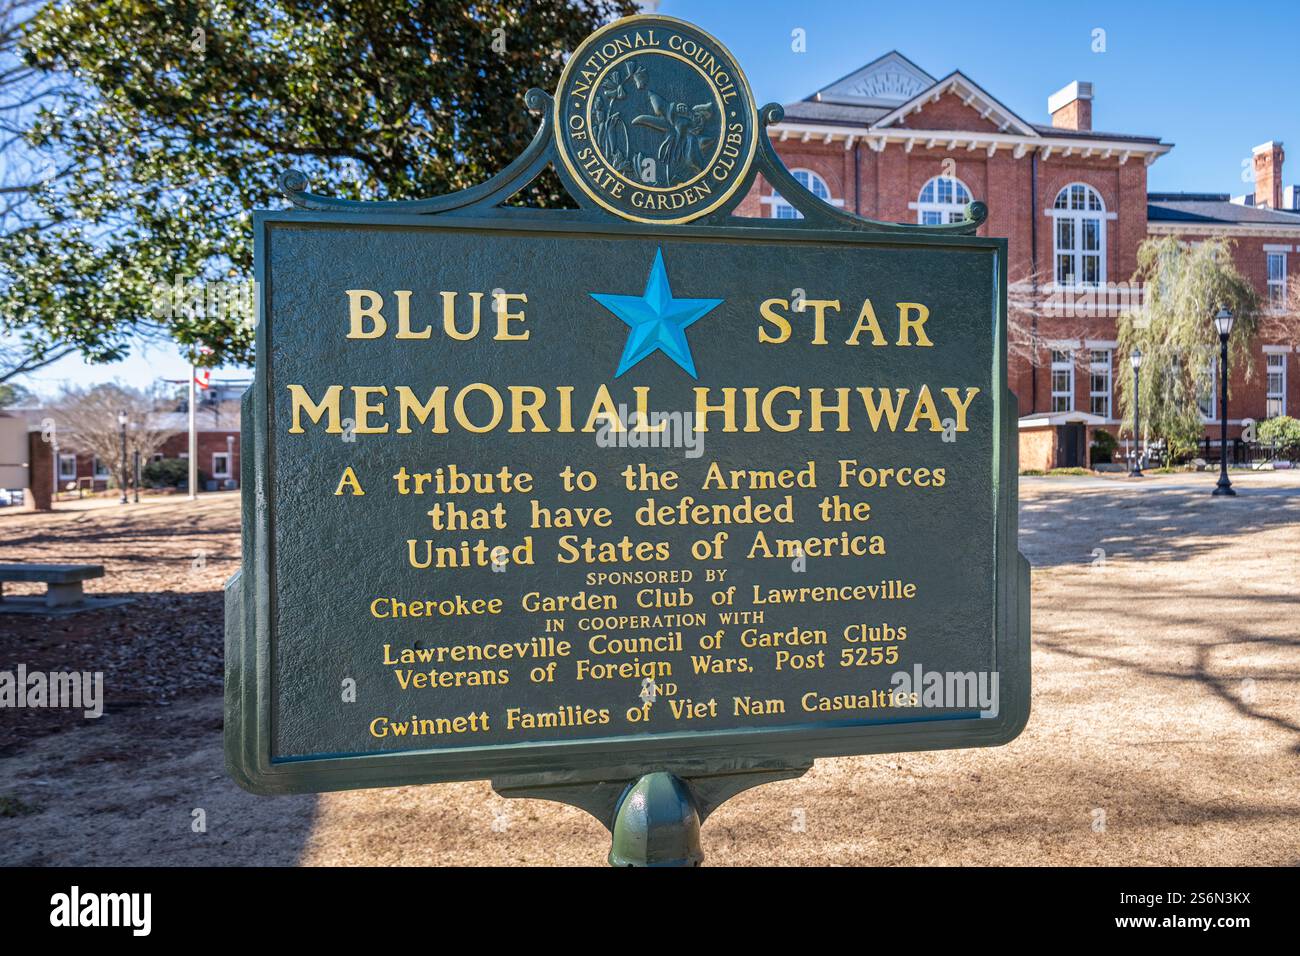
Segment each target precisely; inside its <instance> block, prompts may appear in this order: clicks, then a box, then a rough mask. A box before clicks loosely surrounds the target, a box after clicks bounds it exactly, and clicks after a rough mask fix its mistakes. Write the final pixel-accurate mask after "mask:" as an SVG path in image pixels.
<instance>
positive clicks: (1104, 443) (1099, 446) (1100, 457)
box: [1088, 428, 1119, 465]
mask: <svg viewBox="0 0 1300 956" xmlns="http://www.w3.org/2000/svg"><path fill="white" fill-rule="evenodd" d="M1118 447H1119V442H1118V441H1116V440H1115V436H1114V435H1112V434H1111V433H1110V432H1108V431H1104V430H1103V429H1100V428H1099V429H1097V430H1096V431H1095V432H1093V433H1092V445H1091V447H1090V448H1089V449H1088V455H1089V456H1090V457H1089V460H1090V461H1091V462H1092V463H1093V464H1094V465H1109V464H1110V463H1111V462H1112V461H1113V460H1114V457H1115V449H1116V448H1118Z"/></svg>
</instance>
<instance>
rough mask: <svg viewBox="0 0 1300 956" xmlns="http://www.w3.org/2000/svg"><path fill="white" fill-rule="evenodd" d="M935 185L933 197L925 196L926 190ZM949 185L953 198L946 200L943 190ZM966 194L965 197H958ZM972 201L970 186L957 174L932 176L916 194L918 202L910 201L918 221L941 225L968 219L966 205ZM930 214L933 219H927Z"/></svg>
mask: <svg viewBox="0 0 1300 956" xmlns="http://www.w3.org/2000/svg"><path fill="white" fill-rule="evenodd" d="M931 186H933V187H934V192H933V197H934V198H932V199H926V198H925V191H926V190H927V189H930V188H931ZM945 186H946V187H949V188H950V192H949V195H950V196H951V197H952V198H951V199H948V200H945V199H942V198H940V197H941V196H942V192H941V190H942V189H943V188H944V187H945ZM961 196H964V197H965V198H964V199H960V198H958V197H961ZM970 201H971V191H970V187H969V186H967V185H966V184H965V183H964V182H962V181H961V180H960V179H958V178H957V177H956V176H931V177H930V178H929V179H927V180H926V181H925V185H923V186H922V187H921V191H920V192H919V193H917V194H916V202H914V203H908V205H909V206H911V207H912V208H913V209H915V210H916V221H917V222H918V223H920V224H921V225H923V226H940V225H944V224H946V223H950V222H962V221H964V220H965V219H966V205H967V203H969V202H970ZM927 214H929V216H930V219H931V221H929V222H927V221H926V216H927Z"/></svg>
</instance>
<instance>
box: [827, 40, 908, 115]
mask: <svg viewBox="0 0 1300 956" xmlns="http://www.w3.org/2000/svg"><path fill="white" fill-rule="evenodd" d="M933 85H934V77H932V76H931V75H930V74H929V73H927V72H925V70H923V69H921V68H920V67H919V66H917V65H916V64H915V63H913V62H912V61H911V60H909V59H908V58H907V57H905V56H903V54H901V53H899V52H898V51H897V50H890V51H889V52H888V53H886V54H885V55H884V56H881V57H877V58H876V59H874V60H872V61H871V62H870V63H868V64H867V65H866V66H861V67H858V69H856V70H854V71H853V72H852V73H850V74H848V75H847V76H842V77H840V78H839V79H838V80H836V81H835V82H834V83H832V84H830V85H829V86H825V87H822V89H820V90H818V91H817V92H816V93H814V94H813V95H812V96H811V97H809V98H810V99H813V100H817V101H819V102H822V103H840V104H844V105H846V106H883V107H886V108H889V109H893V108H894V107H896V106H898V105H900V104H901V103H904V102H906V101H907V100H909V99H911V98H912V97H914V96H916V95H917V94H918V93H920V92H921V91H922V90H925V89H928V88H929V87H931V86H933Z"/></svg>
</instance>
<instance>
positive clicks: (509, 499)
mask: <svg viewBox="0 0 1300 956" xmlns="http://www.w3.org/2000/svg"><path fill="white" fill-rule="evenodd" d="M527 103H528V106H529V107H530V108H531V109H533V110H534V112H535V113H537V114H538V115H539V116H540V127H539V130H538V133H537V136H536V138H535V140H534V141H533V143H532V145H531V146H530V147H529V149H528V150H527V151H526V152H525V153H524V154H523V155H521V156H520V157H519V158H517V159H516V160H515V161H514V162H513V163H511V164H510V166H509V167H507V168H506V169H505V170H504V171H503V172H502V173H501V174H500V175H499V176H498V177H496V178H495V179H493V180H491V181H489V182H487V183H484V184H483V185H481V186H478V187H475V188H473V189H469V190H466V191H464V192H463V193H458V194H454V195H450V196H443V197H436V198H433V199H429V200H421V201H411V202H389V203H352V202H347V201H343V200H334V199H328V198H325V197H321V196H315V195H312V194H311V193H309V192H307V191H306V188H305V185H306V184H305V183H304V182H303V181H302V179H301V177H298V176H296V175H294V174H289V175H287V176H286V177H285V188H286V191H287V193H288V195H289V196H290V198H291V199H292V200H293V202H294V204H295V206H296V207H297V208H295V209H293V210H291V211H287V212H259V213H257V214H256V244H257V245H256V262H257V273H258V280H259V283H260V303H259V304H260V316H259V325H258V348H257V369H256V379H255V383H254V385H253V387H252V388H251V389H250V391H249V393H248V395H247V396H246V397H245V400H244V401H245V415H244V419H243V421H244V425H243V428H244V433H243V446H242V447H243V449H244V455H243V471H244V474H243V489H244V491H243V494H244V544H243V548H244V554H243V567H242V569H241V572H240V573H239V574H238V575H236V576H235V577H234V578H233V579H232V580H231V582H230V583H229V585H228V587H227V615H226V629H227V681H226V687H227V691H226V693H227V724H226V726H227V755H228V763H229V766H230V769H231V773H232V774H233V775H234V777H235V778H236V779H237V780H238V781H239V782H240V783H241V784H242V785H243V786H244V787H246V788H248V789H250V790H252V791H254V792H257V793H286V792H298V791H320V790H336V789H347V788H357V787H378V786H394V785H401V784H413V783H430V782H438V781H448V780H463V779H473V778H490V779H491V780H492V781H493V786H494V787H495V788H496V789H497V790H498V791H499V792H501V793H502V794H504V795H507V796H541V797H546V798H550V799H557V800H564V801H567V802H570V803H574V804H577V805H579V806H582V807H584V808H586V809H588V810H590V811H591V812H592V813H594V814H595V815H596V816H597V817H598V818H600V819H601V820H602V822H604V823H605V824H606V825H607V826H609V827H610V828H611V830H613V831H614V834H615V845H614V850H613V851H612V852H611V857H610V858H611V862H616V863H633V862H678V863H681V862H698V861H699V857H700V855H699V845H698V827H699V824H700V822H701V821H702V820H703V819H704V817H706V816H707V815H708V813H709V812H711V811H712V809H714V808H715V807H716V806H717V805H718V804H719V803H721V802H722V801H723V800H725V799H726V798H727V797H729V796H731V795H732V794H734V793H736V792H739V791H740V790H743V789H745V788H747V787H750V786H754V785H756V784H759V783H763V782H765V781H768V780H773V779H779V778H781V777H791V776H797V775H798V774H800V773H802V772H803V771H804V770H806V769H807V768H808V767H809V766H810V765H811V763H812V761H813V759H815V758H816V757H822V756H835V755H846V754H865V753H879V752H890V751H909V750H923V749H933V748H949V747H971V746H987V745H995V744H1001V743H1005V742H1006V741H1008V740H1010V739H1012V738H1013V737H1014V736H1015V735H1016V734H1017V733H1018V732H1019V731H1020V729H1021V728H1022V727H1023V726H1024V724H1025V721H1026V720H1027V718H1028V709H1029V640H1028V635H1029V609H1028V600H1029V588H1028V566H1027V564H1026V563H1025V562H1024V560H1023V559H1022V558H1020V557H1019V555H1018V554H1017V552H1016V462H1015V421H1016V412H1015V407H1014V399H1013V397H1012V396H1011V393H1010V392H1009V391H1008V389H1007V385H1006V242H1005V240H1001V239H986V238H980V237H977V236H975V235H974V233H975V230H976V229H977V228H978V226H979V224H980V222H982V221H983V218H984V215H985V212H984V209H983V206H982V205H981V204H979V203H974V204H972V206H971V208H970V210H969V212H968V218H967V220H966V221H965V222H961V223H954V224H951V225H945V226H929V227H920V226H904V225H896V224H888V223H878V222H874V221H871V220H866V219H862V218H860V217H857V216H854V215H851V214H848V213H845V212H843V211H840V210H837V209H834V208H832V207H830V206H828V205H826V204H824V203H822V202H820V201H819V200H817V199H816V198H815V197H813V196H812V195H811V194H810V193H808V192H807V191H806V190H805V189H803V188H802V187H801V186H800V185H799V184H798V183H797V182H796V181H795V180H794V178H793V177H792V176H791V175H790V174H789V172H788V171H787V170H786V169H785V167H784V166H783V165H782V164H781V162H780V160H779V158H778V157H777V156H776V153H775V151H774V150H773V148H772V145H771V142H770V141H769V140H768V138H767V136H766V134H765V132H764V130H763V125H765V124H767V123H771V122H775V121H776V120H778V119H779V118H780V116H781V110H780V107H779V106H767V107H764V108H763V109H762V110H761V111H756V110H755V108H754V103H753V99H752V94H751V93H750V91H749V88H748V84H747V83H746V81H745V78H744V75H743V73H742V72H741V70H740V68H739V66H738V65H737V64H735V63H734V61H733V60H732V59H731V57H730V55H729V54H728V53H727V51H726V50H725V48H723V47H722V46H721V44H719V43H718V41H716V40H715V39H713V38H712V37H709V36H708V35H707V34H705V33H703V32H702V31H700V30H698V29H697V28H695V27H693V26H690V25H689V24H685V23H682V22H680V21H676V20H672V19H669V18H666V17H659V16H650V17H633V18H629V19H626V20H621V21H618V22H616V23H614V24H611V25H610V26H609V27H607V28H605V29H603V30H602V31H600V32H598V33H596V34H594V35H593V36H592V37H591V38H589V39H588V41H587V42H586V43H585V44H584V45H583V46H582V47H581V48H580V49H579V50H577V51H575V53H574V54H573V56H572V57H571V58H570V60H569V62H568V64H567V65H566V68H565V70H564V75H563V77H562V79H561V82H560V85H559V88H558V90H557V93H556V96H555V97H554V99H552V98H551V97H549V96H547V95H546V94H544V93H541V92H540V91H537V90H533V91H530V92H529V94H528V97H527ZM548 164H551V165H553V166H554V167H555V168H556V169H557V171H558V172H559V173H560V175H561V177H562V179H563V180H564V182H565V184H566V186H567V187H568V188H569V190H570V192H571V193H572V195H573V196H574V198H575V199H576V200H577V201H578V203H579V204H580V207H581V208H580V209H578V210H574V211H540V210H531V209H524V208H518V207H506V206H503V205H502V203H503V202H504V201H505V200H507V199H508V198H510V197H511V196H512V195H514V194H515V193H516V192H518V191H519V190H520V189H521V188H522V187H524V186H525V185H527V183H528V182H530V181H531V180H532V179H533V178H534V177H535V176H536V175H538V174H539V173H540V172H541V171H542V170H543V169H544V168H545V167H546V166H547V165H548ZM760 172H761V173H762V175H763V176H764V177H765V178H766V179H767V180H768V181H769V182H770V183H772V184H773V185H774V186H775V188H776V189H778V190H779V191H780V193H781V194H782V196H783V197H785V198H786V199H787V200H788V201H789V202H790V203H791V204H792V205H793V206H795V208H797V209H799V210H800V211H801V212H802V214H803V216H804V218H802V219H800V220H772V219H748V218H740V217H737V216H735V215H734V214H733V210H734V209H735V207H736V205H737V204H738V203H739V201H740V199H741V198H742V197H743V196H744V195H745V193H746V192H747V191H748V190H749V188H750V187H751V185H752V184H753V182H754V180H755V176H756V175H757V174H758V173H760Z"/></svg>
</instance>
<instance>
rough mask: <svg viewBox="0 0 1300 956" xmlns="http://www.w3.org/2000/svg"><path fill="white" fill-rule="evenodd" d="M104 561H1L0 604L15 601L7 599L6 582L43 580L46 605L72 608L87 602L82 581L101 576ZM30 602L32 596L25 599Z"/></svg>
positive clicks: (26, 602) (25, 602)
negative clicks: (37, 562) (35, 562)
mask: <svg viewBox="0 0 1300 956" xmlns="http://www.w3.org/2000/svg"><path fill="white" fill-rule="evenodd" d="M103 576H104V566H103V565H102V564H0V606H3V605H4V604H6V603H12V599H10V601H9V602H6V601H5V599H4V582H5V581H40V582H43V583H44V584H45V607H47V608H70V607H74V606H79V605H82V604H85V603H86V595H85V592H83V591H82V590H81V582H82V581H85V580H88V579H89V578H102V577H103ZM23 603H24V604H30V603H32V602H31V599H27V600H26V601H23Z"/></svg>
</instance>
